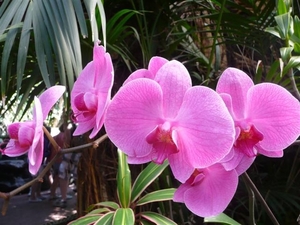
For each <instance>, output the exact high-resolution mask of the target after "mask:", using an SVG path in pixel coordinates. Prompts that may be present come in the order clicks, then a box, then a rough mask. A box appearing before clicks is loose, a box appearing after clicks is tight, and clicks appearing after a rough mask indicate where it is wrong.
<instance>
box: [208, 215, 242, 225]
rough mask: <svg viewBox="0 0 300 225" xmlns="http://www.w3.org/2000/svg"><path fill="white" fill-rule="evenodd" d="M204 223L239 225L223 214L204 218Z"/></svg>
mask: <svg viewBox="0 0 300 225" xmlns="http://www.w3.org/2000/svg"><path fill="white" fill-rule="evenodd" d="M204 222H205V223H220V224H228V225H241V224H240V223H238V222H237V221H235V220H234V219H232V218H230V217H229V216H227V215H226V214H224V213H221V214H219V215H217V216H211V217H205V218H204Z"/></svg>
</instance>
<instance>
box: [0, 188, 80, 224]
mask: <svg viewBox="0 0 300 225" xmlns="http://www.w3.org/2000/svg"><path fill="white" fill-rule="evenodd" d="M70 193H72V192H70ZM42 195H44V196H46V197H47V196H48V195H49V192H42ZM72 195H73V198H72V199H69V200H68V204H67V207H66V208H64V209H63V208H59V207H53V206H52V202H51V201H49V200H44V201H42V202H35V203H30V202H28V196H27V194H26V195H18V196H14V197H12V198H11V200H10V202H9V206H8V209H7V211H6V215H4V216H3V215H1V214H0V225H44V224H51V222H54V221H57V220H61V219H63V218H66V217H68V216H70V215H72V214H75V213H76V195H75V194H74V193H72ZM3 204H4V200H3V199H0V207H1V208H0V211H1V210H2V206H3Z"/></svg>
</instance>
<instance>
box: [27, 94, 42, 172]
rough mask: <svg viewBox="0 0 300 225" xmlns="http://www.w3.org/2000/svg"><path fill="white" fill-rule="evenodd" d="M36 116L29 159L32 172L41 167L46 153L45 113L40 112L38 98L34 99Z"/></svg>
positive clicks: (40, 107)
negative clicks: (44, 144)
mask: <svg viewBox="0 0 300 225" xmlns="http://www.w3.org/2000/svg"><path fill="white" fill-rule="evenodd" d="M34 100H35V101H34V108H33V110H34V114H35V115H36V117H35V118H34V122H35V131H34V138H33V141H32V145H31V147H30V149H29V151H28V161H29V171H30V173H32V174H36V173H37V172H38V170H39V168H40V167H41V164H42V160H43V153H44V146H43V143H44V135H43V134H44V133H43V121H44V119H43V115H42V114H41V113H40V112H41V111H42V106H41V103H40V101H39V99H38V98H36V97H35V99H34Z"/></svg>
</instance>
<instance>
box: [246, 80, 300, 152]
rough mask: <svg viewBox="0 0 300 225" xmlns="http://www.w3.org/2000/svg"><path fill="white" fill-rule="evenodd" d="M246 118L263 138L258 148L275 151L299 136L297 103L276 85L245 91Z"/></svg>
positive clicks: (299, 125)
mask: <svg viewBox="0 0 300 225" xmlns="http://www.w3.org/2000/svg"><path fill="white" fill-rule="evenodd" d="M247 112H248V115H247V118H249V121H251V122H252V123H253V125H254V126H255V128H256V129H257V130H258V131H259V132H261V133H262V134H263V136H264V138H263V140H262V141H261V142H260V146H261V147H262V148H263V149H265V150H268V151H278V150H282V149H284V148H286V147H288V146H289V145H290V144H292V143H293V142H294V141H295V140H296V139H297V138H298V136H299V134H300V119H299V118H300V103H299V101H298V100H297V99H296V98H294V97H293V96H292V95H291V94H290V93H289V92H288V91H287V90H286V89H284V88H282V87H281V86H279V85H275V84H270V83H263V84H258V85H255V86H254V87H252V88H251V89H250V90H249V92H248V102H247Z"/></svg>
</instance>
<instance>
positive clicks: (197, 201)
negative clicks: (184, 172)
mask: <svg viewBox="0 0 300 225" xmlns="http://www.w3.org/2000/svg"><path fill="white" fill-rule="evenodd" d="M237 186H238V174H237V172H236V171H235V170H231V171H226V170H225V168H224V167H223V166H222V165H221V164H220V163H217V164H214V165H212V166H210V167H208V168H205V169H195V171H194V173H193V174H192V175H191V177H190V178H189V179H188V180H187V181H186V182H185V183H183V184H181V185H180V186H179V187H178V189H177V190H176V191H175V194H174V198H173V201H174V202H182V203H184V204H185V205H186V207H187V208H188V209H189V210H190V211H191V212H192V213H194V214H196V215H198V216H201V217H209V216H216V215H218V214H220V213H222V212H223V211H224V210H225V209H226V207H227V206H228V204H229V203H230V201H231V200H232V198H233V196H234V194H235V192H236V189H237Z"/></svg>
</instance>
